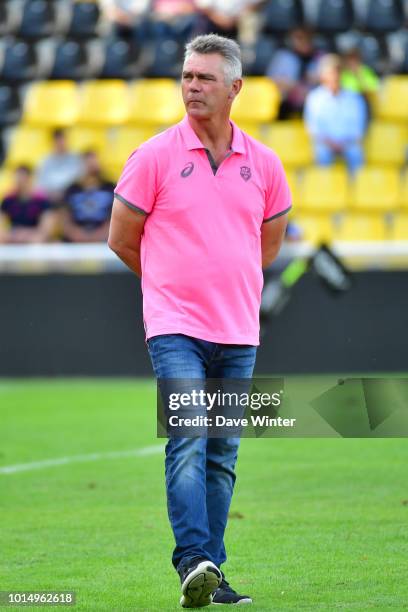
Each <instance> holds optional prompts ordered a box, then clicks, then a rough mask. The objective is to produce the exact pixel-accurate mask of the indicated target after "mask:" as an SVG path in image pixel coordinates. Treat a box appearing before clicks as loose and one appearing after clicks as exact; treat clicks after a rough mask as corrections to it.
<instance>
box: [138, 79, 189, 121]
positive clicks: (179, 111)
mask: <svg viewBox="0 0 408 612" xmlns="http://www.w3.org/2000/svg"><path fill="white" fill-rule="evenodd" d="M184 115H185V109H184V104H183V99H182V96H181V91H180V87H179V85H178V84H177V83H176V82H175V81H173V80H172V79H141V80H140V81H136V82H135V83H133V85H131V87H130V118H129V122H130V123H134V124H146V123H149V124H155V125H172V124H174V123H177V122H178V121H180V120H181V119H182V118H183V117H184Z"/></svg>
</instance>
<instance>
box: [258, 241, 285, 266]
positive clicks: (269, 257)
mask: <svg viewBox="0 0 408 612" xmlns="http://www.w3.org/2000/svg"><path fill="white" fill-rule="evenodd" d="M280 247H281V243H279V244H276V245H273V246H271V247H270V248H269V249H267V250H266V251H265V252H264V251H262V269H263V270H266V268H269V266H270V265H271V264H272V263H273V262H274V261H275V259H276V258H277V256H278V254H279V250H280Z"/></svg>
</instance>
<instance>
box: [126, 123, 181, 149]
mask: <svg viewBox="0 0 408 612" xmlns="http://www.w3.org/2000/svg"><path fill="white" fill-rule="evenodd" d="M178 129H179V126H178V124H176V125H172V126H171V127H169V128H167V129H166V130H163V131H162V132H160V133H159V134H155V135H154V136H152V137H151V138H149V139H148V140H145V141H144V142H143V143H142V144H141V145H140V146H139V147H137V148H136V149H135V151H134V152H136V151H143V152H144V153H146V154H155V153H156V154H157V153H161V152H162V151H165V150H168V149H169V147H170V146H171V145H172V144H173V143H174V139H175V138H176V135H177V133H178Z"/></svg>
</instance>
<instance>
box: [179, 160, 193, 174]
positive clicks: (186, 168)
mask: <svg viewBox="0 0 408 612" xmlns="http://www.w3.org/2000/svg"><path fill="white" fill-rule="evenodd" d="M193 170H194V164H193V162H189V163H188V164H187V165H186V166H184V168H183V169H182V171H181V172H180V176H182V177H183V178H187V177H188V176H190V174H191V173H192V171H193Z"/></svg>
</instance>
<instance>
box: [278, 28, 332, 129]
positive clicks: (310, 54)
mask: <svg viewBox="0 0 408 612" xmlns="http://www.w3.org/2000/svg"><path fill="white" fill-rule="evenodd" d="M322 55H323V52H322V51H320V50H318V49H315V47H314V44H313V33H312V31H311V30H309V29H308V28H296V29H295V30H292V32H291V33H290V34H289V44H288V48H286V49H278V51H276V53H275V54H274V55H273V58H272V60H271V61H270V64H269V66H268V68H267V71H266V75H267V76H268V77H269V78H271V79H273V80H274V81H275V83H276V84H277V86H278V87H279V90H280V92H281V95H282V102H281V108H280V112H279V118H280V119H287V118H288V117H290V116H291V115H292V114H293V113H301V112H302V111H303V106H304V102H305V98H306V95H307V94H308V92H309V91H310V90H311V89H312V87H314V86H315V85H317V83H318V81H319V74H318V64H319V60H320V58H321V57H322Z"/></svg>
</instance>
